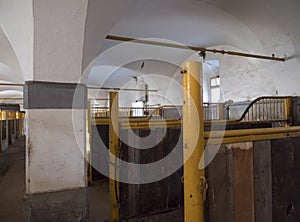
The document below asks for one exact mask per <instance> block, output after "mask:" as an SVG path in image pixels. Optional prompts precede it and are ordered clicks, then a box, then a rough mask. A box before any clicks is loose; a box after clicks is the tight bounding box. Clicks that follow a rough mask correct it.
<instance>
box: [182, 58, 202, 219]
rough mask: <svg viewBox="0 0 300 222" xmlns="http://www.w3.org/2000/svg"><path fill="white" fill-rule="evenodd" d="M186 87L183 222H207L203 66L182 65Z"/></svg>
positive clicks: (190, 63)
mask: <svg viewBox="0 0 300 222" xmlns="http://www.w3.org/2000/svg"><path fill="white" fill-rule="evenodd" d="M182 69H183V71H182V87H183V109H182V111H183V157H184V161H186V162H185V164H184V168H183V169H184V174H183V181H184V221H185V222H203V221H204V205H203V202H204V198H205V187H204V186H205V184H206V181H205V174H204V170H199V168H198V166H199V162H200V158H201V155H202V154H203V151H204V126H203V108H202V89H201V85H200V82H201V81H200V79H201V77H200V75H201V74H202V72H201V70H202V67H201V63H199V62H186V63H184V64H183V65H182Z"/></svg>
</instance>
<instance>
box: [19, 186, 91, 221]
mask: <svg viewBox="0 0 300 222" xmlns="http://www.w3.org/2000/svg"><path fill="white" fill-rule="evenodd" d="M88 212H89V204H88V200H87V189H86V188H80V189H76V190H66V191H59V192H52V193H41V194H33V195H25V197H24V217H25V218H24V219H25V221H26V222H34V221H39V222H43V221H88Z"/></svg>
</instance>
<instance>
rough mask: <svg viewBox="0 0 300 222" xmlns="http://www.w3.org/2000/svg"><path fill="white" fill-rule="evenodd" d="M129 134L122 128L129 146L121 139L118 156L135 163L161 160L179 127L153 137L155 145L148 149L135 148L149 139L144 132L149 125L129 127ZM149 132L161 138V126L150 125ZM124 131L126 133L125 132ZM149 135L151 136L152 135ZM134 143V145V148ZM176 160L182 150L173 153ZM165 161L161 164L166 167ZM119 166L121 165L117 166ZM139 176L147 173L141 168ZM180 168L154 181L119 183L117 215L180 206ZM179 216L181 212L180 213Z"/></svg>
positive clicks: (138, 214) (145, 213)
mask: <svg viewBox="0 0 300 222" xmlns="http://www.w3.org/2000/svg"><path fill="white" fill-rule="evenodd" d="M133 131H134V133H135V135H136V136H137V137H135V136H133V134H128V131H126V130H122V132H121V133H122V134H123V136H122V137H123V138H126V137H127V138H128V140H129V141H130V143H131V145H132V146H131V147H130V146H128V145H127V143H126V141H123V143H122V145H121V150H122V159H123V160H125V161H127V162H130V163H136V164H147V163H153V162H155V161H158V160H161V159H162V158H164V157H165V156H167V155H168V154H169V153H170V152H171V151H172V150H173V149H174V147H175V145H176V144H177V143H180V144H181V147H182V141H180V140H179V137H180V132H181V129H180V128H179V129H177V128H169V129H167V130H166V134H165V136H164V137H163V139H162V140H161V141H156V142H157V145H155V146H154V147H153V148H149V149H137V148H139V147H141V146H144V147H145V146H147V144H149V143H150V142H152V143H153V141H147V136H148V135H149V133H150V130H149V129H137V130H133ZM151 133H152V134H154V135H156V136H155V138H161V135H163V134H164V129H153V130H152V132H151ZM126 134H127V136H126ZM152 138H153V137H152ZM134 147H136V148H134ZM177 156H178V159H179V161H181V162H182V152H180V153H177ZM169 164H174V163H173V162H171V161H170V162H169V163H166V166H164V167H165V168H166V169H167V168H168V166H170V165H169ZM121 167H122V166H121ZM162 170H163V169H162ZM138 173H139V175H140V176H141V177H144V176H148V175H146V173H145V172H142V171H140V172H138ZM182 173H183V170H182V168H180V169H179V170H178V171H177V172H175V173H174V174H172V175H171V176H169V177H167V178H165V179H163V180H161V181H157V182H153V183H149V184H124V183H121V184H120V196H121V210H120V212H121V218H122V219H125V218H131V217H143V216H150V215H152V214H158V213H163V212H166V211H169V210H173V209H176V208H180V207H182V206H183V184H182V183H181V177H182ZM182 216H183V215H182Z"/></svg>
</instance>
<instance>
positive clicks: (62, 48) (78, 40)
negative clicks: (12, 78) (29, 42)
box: [24, 0, 88, 221]
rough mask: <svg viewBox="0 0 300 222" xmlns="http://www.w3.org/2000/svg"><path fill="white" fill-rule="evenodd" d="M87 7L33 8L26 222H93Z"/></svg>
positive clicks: (66, 2) (75, 0) (69, 1)
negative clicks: (85, 74) (85, 73)
mask: <svg viewBox="0 0 300 222" xmlns="http://www.w3.org/2000/svg"><path fill="white" fill-rule="evenodd" d="M87 4H88V0H60V1H47V0H33V2H32V7H33V19H34V21H33V23H34V36H33V37H34V38H33V39H34V44H33V45H34V47H33V61H34V62H33V63H32V66H33V68H32V70H33V73H29V74H28V76H31V77H30V79H26V82H25V86H24V109H25V110H26V117H27V118H26V182H25V183H26V194H25V198H24V200H25V202H24V205H25V207H24V212H25V221H87V220H88V200H87V188H86V187H87V167H86V160H85V154H86V136H87V135H86V131H87V129H86V128H87V127H86V108H87V88H86V86H85V85H84V84H78V82H80V78H81V74H82V54H83V44H84V30H85V21H86V12H87ZM31 74H32V75H31ZM74 96H76V97H74ZM74 99H75V100H74ZM74 102H75V103H74Z"/></svg>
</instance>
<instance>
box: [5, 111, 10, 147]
mask: <svg viewBox="0 0 300 222" xmlns="http://www.w3.org/2000/svg"><path fill="white" fill-rule="evenodd" d="M5 112H6V132H5V133H6V139H7V144H9V134H8V129H9V126H8V124H9V121H8V119H9V111H5Z"/></svg>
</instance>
